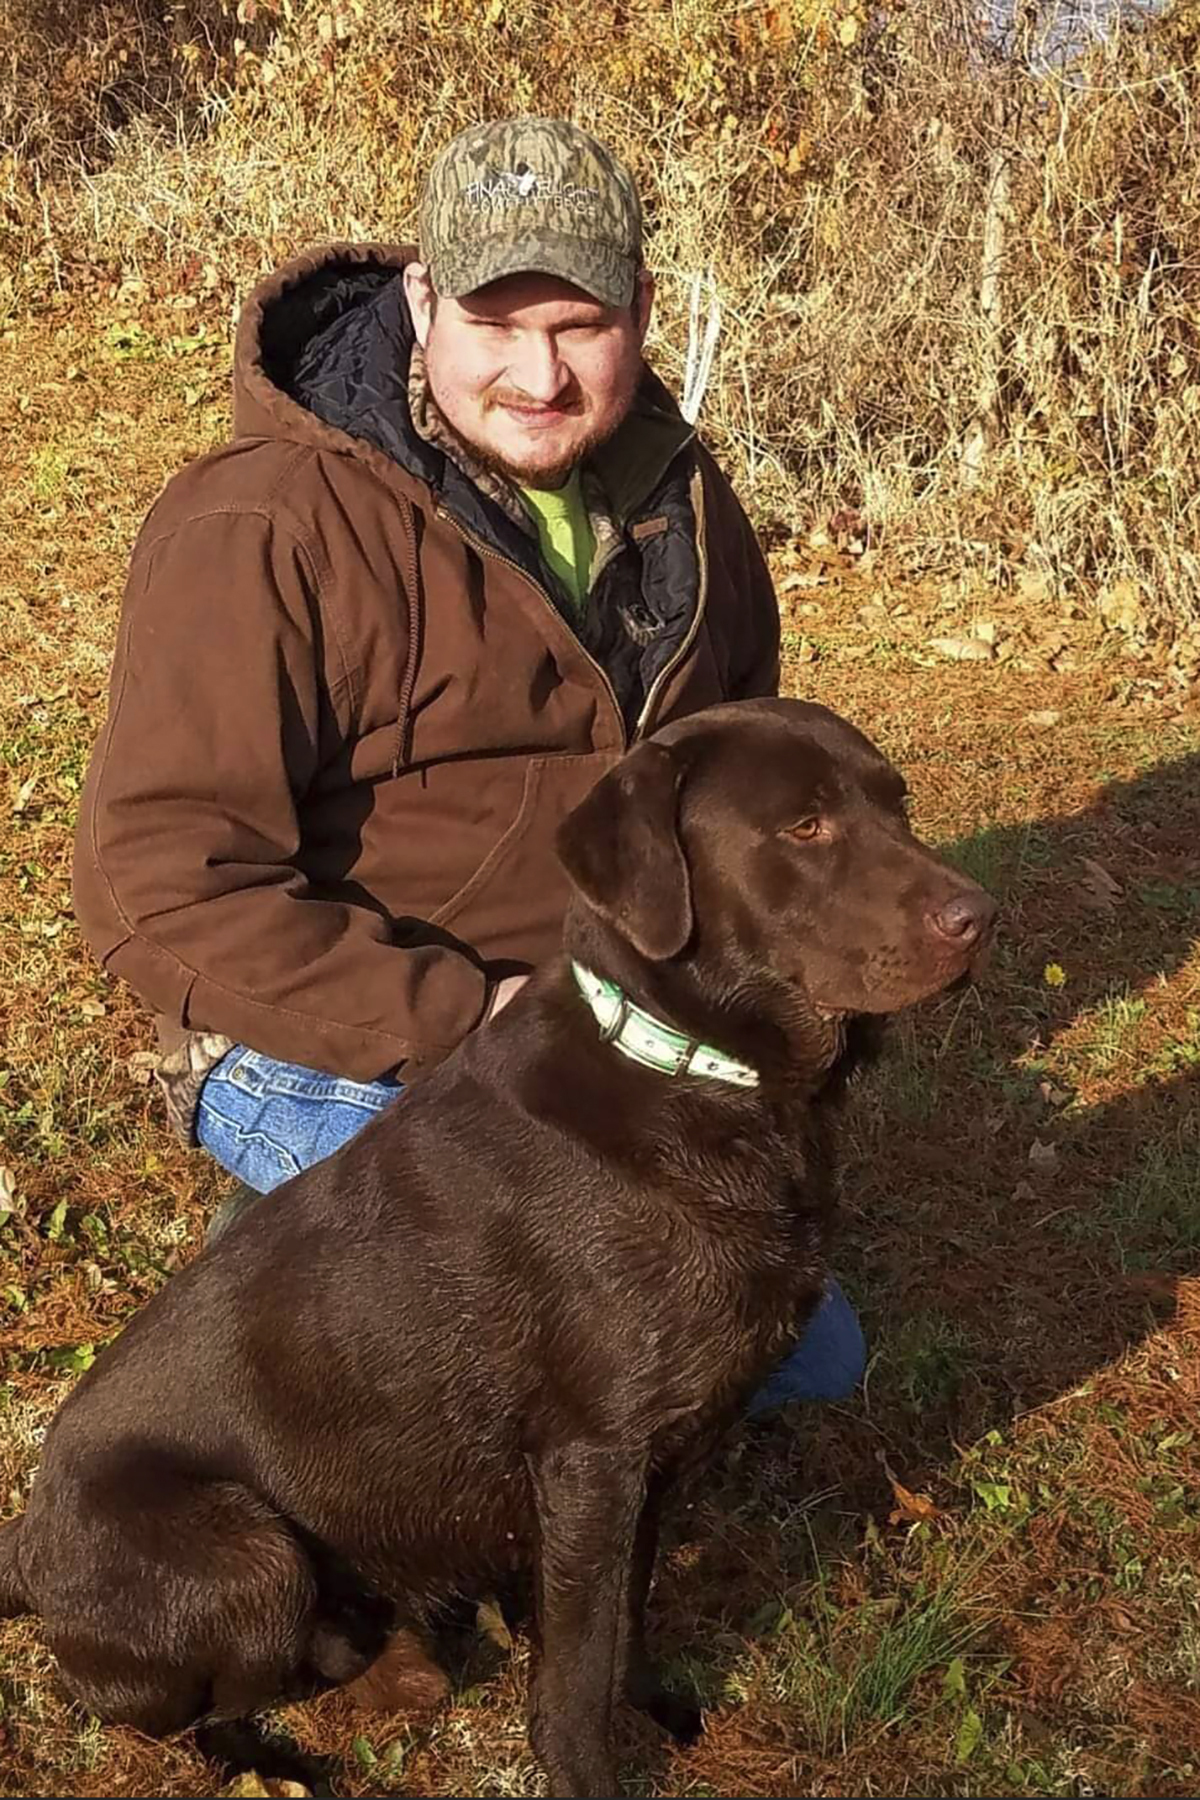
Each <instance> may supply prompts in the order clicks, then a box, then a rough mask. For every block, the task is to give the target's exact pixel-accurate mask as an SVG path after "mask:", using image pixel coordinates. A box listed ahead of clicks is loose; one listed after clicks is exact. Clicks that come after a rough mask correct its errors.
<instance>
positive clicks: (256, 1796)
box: [228, 1769, 269, 1800]
mask: <svg viewBox="0 0 1200 1800" xmlns="http://www.w3.org/2000/svg"><path fill="white" fill-rule="evenodd" d="M228 1792H229V1793H230V1794H231V1795H234V1796H235V1800H269V1796H268V1794H267V1788H266V1783H265V1782H264V1781H263V1778H262V1776H261V1775H260V1774H259V1773H258V1771H257V1770H255V1769H247V1770H246V1773H245V1774H244V1775H239V1776H238V1778H237V1780H236V1781H235V1782H234V1783H233V1786H232V1787H231V1788H229V1789H228Z"/></svg>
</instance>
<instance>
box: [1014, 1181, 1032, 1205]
mask: <svg viewBox="0 0 1200 1800" xmlns="http://www.w3.org/2000/svg"><path fill="white" fill-rule="evenodd" d="M1012 1197H1013V1199H1014V1200H1032V1199H1033V1197H1034V1195H1033V1189H1032V1188H1031V1187H1030V1185H1029V1183H1028V1182H1027V1181H1018V1183H1017V1185H1016V1187H1015V1188H1014V1189H1013V1191H1012Z"/></svg>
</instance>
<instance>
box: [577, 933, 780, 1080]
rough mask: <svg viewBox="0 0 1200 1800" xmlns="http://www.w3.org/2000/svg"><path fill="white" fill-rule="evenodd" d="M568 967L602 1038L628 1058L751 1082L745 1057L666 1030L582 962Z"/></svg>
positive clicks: (666, 1070) (668, 1070) (665, 1069)
mask: <svg viewBox="0 0 1200 1800" xmlns="http://www.w3.org/2000/svg"><path fill="white" fill-rule="evenodd" d="M571 969H572V972H573V973H574V976H575V980H576V982H577V983H578V986H579V991H580V993H581V994H582V995H583V997H584V999H585V1000H586V1001H587V1003H588V1005H589V1007H590V1008H591V1010H592V1015H593V1017H594V1018H595V1020H596V1023H597V1024H598V1025H599V1027H600V1039H601V1042H602V1043H605V1044H612V1045H614V1046H615V1048H616V1049H618V1050H619V1051H620V1052H621V1054H622V1055H623V1056H627V1057H628V1058H629V1059H630V1061H631V1062H636V1063H641V1064H642V1066H643V1068H647V1069H657V1070H658V1071H659V1073H660V1074H661V1075H700V1076H706V1077H707V1078H708V1079H709V1080H710V1081H731V1082H733V1083H734V1085H735V1086H736V1087H757V1086H758V1075H757V1073H756V1071H755V1070H754V1069H751V1068H749V1067H748V1066H747V1065H746V1064H745V1063H740V1062H735V1061H734V1060H733V1058H732V1056H723V1055H722V1053H721V1052H720V1051H719V1050H714V1049H713V1047H712V1045H711V1044H701V1043H699V1042H698V1040H697V1039H696V1038H690V1037H687V1036H685V1034H684V1033H683V1032H682V1031H672V1030H671V1028H670V1026H668V1025H663V1024H661V1023H660V1022H659V1020H658V1019H656V1018H654V1017H652V1015H651V1014H650V1013H648V1012H643V1011H642V1008H641V1007H640V1006H634V1004H633V1002H632V1001H631V1000H630V999H629V998H628V996H627V995H625V994H623V993H622V992H621V990H620V988H619V987H618V986H617V985H616V983H615V982H613V981H605V980H604V978H603V976H600V975H593V973H592V971H591V970H590V969H585V968H584V966H583V964H582V963H577V962H575V961H572V963H571Z"/></svg>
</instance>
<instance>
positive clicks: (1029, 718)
mask: <svg viewBox="0 0 1200 1800" xmlns="http://www.w3.org/2000/svg"><path fill="white" fill-rule="evenodd" d="M1061 718H1062V714H1061V713H1060V712H1055V710H1054V708H1053V707H1049V706H1048V707H1047V708H1046V710H1045V711H1044V712H1031V713H1026V714H1025V723H1026V724H1027V725H1036V726H1037V728H1038V730H1039V731H1049V730H1050V729H1051V727H1052V726H1054V725H1057V724H1058V721H1059V720H1060V719H1061Z"/></svg>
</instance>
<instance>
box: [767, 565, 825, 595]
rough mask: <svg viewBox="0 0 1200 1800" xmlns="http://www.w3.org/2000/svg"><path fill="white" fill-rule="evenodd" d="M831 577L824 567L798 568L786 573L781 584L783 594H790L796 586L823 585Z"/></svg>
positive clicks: (813, 586)
mask: <svg viewBox="0 0 1200 1800" xmlns="http://www.w3.org/2000/svg"><path fill="white" fill-rule="evenodd" d="M828 579H829V577H828V576H827V575H826V574H825V572H824V571H823V570H822V569H797V570H795V572H794V573H793V574H791V575H785V576H784V578H783V580H782V581H781V582H780V584H779V591H780V593H781V594H790V593H792V592H794V590H795V589H796V588H815V587H821V586H822V585H823V584H824V583H825V582H827V581H828Z"/></svg>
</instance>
